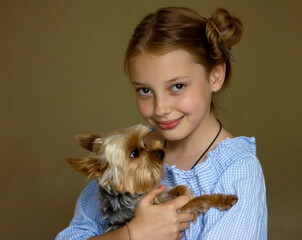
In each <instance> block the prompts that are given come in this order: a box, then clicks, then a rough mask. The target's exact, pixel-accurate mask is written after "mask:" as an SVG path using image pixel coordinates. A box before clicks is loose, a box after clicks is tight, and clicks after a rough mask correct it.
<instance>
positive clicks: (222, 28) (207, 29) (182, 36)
mask: <svg viewBox="0 0 302 240" xmlns="http://www.w3.org/2000/svg"><path fill="white" fill-rule="evenodd" d="M242 30H243V28H242V23H241V21H240V20H239V19H238V18H236V17H233V16H231V15H230V13H229V12H228V11H227V10H225V9H216V10H215V11H214V12H213V14H212V17H211V18H208V19H206V18H204V17H201V16H200V15H199V14H198V13H197V12H195V11H194V10H192V9H189V8H185V7H166V8H161V9H159V10H157V11H156V12H155V13H151V14H149V15H147V16H146V17H145V18H143V20H142V21H141V22H140V23H139V24H138V26H137V27H136V28H135V30H134V33H133V35H132V37H131V39H130V42H129V45H128V48H127V51H126V55H125V62H124V68H125V72H126V74H128V75H131V73H130V65H131V62H132V61H133V60H134V59H135V57H136V56H138V55H140V54H142V53H150V54H153V55H162V54H165V53H168V52H170V51H173V50H176V49H183V50H186V51H188V52H189V53H190V54H191V55H192V56H193V57H194V60H195V61H196V62H197V63H199V64H201V65H203V66H204V67H205V69H206V72H207V73H210V72H211V70H212V69H213V68H214V67H215V66H217V65H219V64H221V63H223V62H225V63H226V76H225V81H224V86H225V85H227V83H228V82H229V79H230V76H231V61H233V60H234V58H233V56H232V54H231V52H230V50H231V47H232V46H233V45H234V44H236V43H238V42H239V41H240V39H241V35H242ZM213 108H214V106H213V102H212V110H213Z"/></svg>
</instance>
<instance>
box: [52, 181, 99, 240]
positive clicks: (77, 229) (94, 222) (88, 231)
mask: <svg viewBox="0 0 302 240" xmlns="http://www.w3.org/2000/svg"><path fill="white" fill-rule="evenodd" d="M99 197H100V194H99V190H98V186H97V183H96V182H95V181H91V182H90V183H89V184H88V185H87V186H86V188H85V189H84V190H83V191H82V193H81V194H80V196H79V198H78V200H77V204H76V209H75V213H74V216H73V219H72V220H71V222H70V224H69V226H68V227H67V228H66V229H64V230H63V231H61V232H60V233H59V234H58V235H57V237H56V238H55V240H84V239H87V238H90V237H93V236H98V235H101V233H102V232H103V231H104V229H105V223H104V221H102V214H101V212H100V202H99Z"/></svg>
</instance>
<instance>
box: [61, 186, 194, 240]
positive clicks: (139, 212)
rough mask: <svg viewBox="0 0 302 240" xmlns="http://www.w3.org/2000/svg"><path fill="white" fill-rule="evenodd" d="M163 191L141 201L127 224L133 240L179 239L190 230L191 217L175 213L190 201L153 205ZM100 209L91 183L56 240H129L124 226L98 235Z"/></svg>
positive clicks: (95, 190)
mask: <svg viewBox="0 0 302 240" xmlns="http://www.w3.org/2000/svg"><path fill="white" fill-rule="evenodd" d="M164 189H165V187H160V188H158V189H156V190H155V191H153V192H152V193H150V194H148V195H146V196H145V197H143V198H142V199H141V201H140V203H139V204H138V206H137V209H136V211H135V217H134V218H133V219H132V220H131V221H130V223H129V227H130V229H131V230H130V231H131V234H132V235H133V240H136V239H144V240H148V239H152V240H153V239H158V240H161V239H163V240H169V239H171V240H176V239H181V237H182V233H181V231H182V230H184V229H186V228H188V227H189V226H190V221H191V220H192V219H193V216H192V215H191V214H180V213H177V209H179V208H180V207H182V206H183V205H184V204H186V203H187V202H188V201H189V198H188V197H187V196H181V197H179V198H177V199H175V200H173V201H170V202H168V203H165V204H161V205H152V200H153V199H154V197H155V196H156V195H158V194H159V193H161V192H162V191H163V190H164ZM99 206H100V205H99V193H98V188H97V184H96V183H90V184H89V185H88V186H87V187H86V188H85V189H84V191H83V192H82V193H81V195H80V197H79V199H78V202H77V207H76V211H75V216H74V218H73V220H72V221H71V223H70V226H69V227H67V228H66V229H65V230H63V231H62V232H61V233H59V235H58V236H57V238H56V240H67V239H68V240H75V239H83V240H84V239H90V240H106V239H110V240H114V239H117V240H123V239H124V240H128V239H129V233H128V229H127V227H126V226H124V227H122V228H119V229H117V230H115V231H112V232H110V233H107V234H105V235H101V234H102V232H103V231H104V229H105V224H104V222H103V221H102V219H101V217H102V216H101V213H100V210H99ZM92 236H93V237H92Z"/></svg>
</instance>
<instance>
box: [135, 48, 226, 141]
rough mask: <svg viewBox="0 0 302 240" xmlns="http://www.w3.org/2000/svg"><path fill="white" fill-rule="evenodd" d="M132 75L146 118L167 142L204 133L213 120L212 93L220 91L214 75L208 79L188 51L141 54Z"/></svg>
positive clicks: (141, 109) (137, 99)
mask: <svg viewBox="0 0 302 240" xmlns="http://www.w3.org/2000/svg"><path fill="white" fill-rule="evenodd" d="M130 72H131V81H132V85H133V87H134V89H135V91H136V102H137V106H138V109H139V111H140V113H141V115H142V117H143V118H144V119H145V120H146V121H147V122H148V123H149V124H150V125H152V126H154V127H155V128H157V129H158V131H159V132H160V133H161V134H162V135H163V136H164V137H165V138H166V139H167V140H170V141H178V140H182V139H184V138H186V137H188V136H189V135H190V134H192V133H194V132H196V133H198V132H200V131H199V130H201V129H202V125H203V122H205V121H206V120H207V119H208V117H209V116H210V105H211V97H212V92H213V91H214V89H215V88H216V89H217V90H219V89H220V87H219V86H214V85H215V84H212V83H211V74H210V75H209V77H207V74H206V72H205V69H204V67H203V66H202V65H200V64H197V63H196V62H194V60H193V58H192V56H191V55H190V54H189V53H188V52H187V51H184V50H174V51H172V52H169V53H167V54H164V55H161V56H154V55H151V54H141V55H139V56H138V57H137V58H135V60H134V61H133V63H132V65H131V68H130ZM201 132H202V130H201Z"/></svg>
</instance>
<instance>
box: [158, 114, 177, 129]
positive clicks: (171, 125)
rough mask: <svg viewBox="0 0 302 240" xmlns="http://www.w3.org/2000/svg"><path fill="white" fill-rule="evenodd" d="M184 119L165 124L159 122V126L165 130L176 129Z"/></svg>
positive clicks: (165, 122)
mask: <svg viewBox="0 0 302 240" xmlns="http://www.w3.org/2000/svg"><path fill="white" fill-rule="evenodd" d="M181 119H182V117H180V118H178V119H174V120H169V121H164V122H157V125H158V127H159V128H161V129H163V130H170V129H172V128H175V127H176V126H177V125H178V124H179V123H180V122H181Z"/></svg>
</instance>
